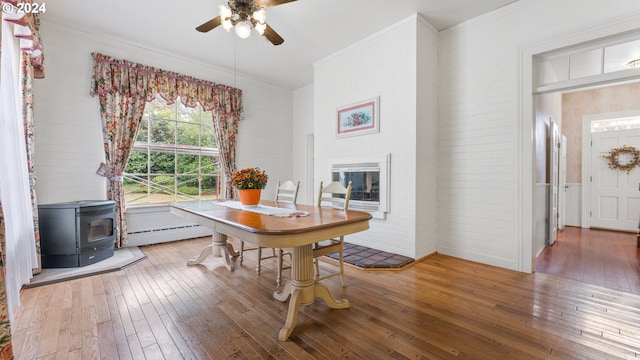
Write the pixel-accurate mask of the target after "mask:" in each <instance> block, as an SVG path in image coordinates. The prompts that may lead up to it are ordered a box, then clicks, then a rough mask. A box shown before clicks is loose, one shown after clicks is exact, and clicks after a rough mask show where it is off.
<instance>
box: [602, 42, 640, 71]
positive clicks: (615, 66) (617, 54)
mask: <svg viewBox="0 0 640 360" xmlns="http://www.w3.org/2000/svg"><path fill="white" fill-rule="evenodd" d="M638 58H640V40H635V41H628V42H625V43H622V44H617V45H612V46H607V47H606V48H604V72H606V73H609V72H614V71H619V70H628V69H630V67H629V61H631V60H635V59H638Z"/></svg>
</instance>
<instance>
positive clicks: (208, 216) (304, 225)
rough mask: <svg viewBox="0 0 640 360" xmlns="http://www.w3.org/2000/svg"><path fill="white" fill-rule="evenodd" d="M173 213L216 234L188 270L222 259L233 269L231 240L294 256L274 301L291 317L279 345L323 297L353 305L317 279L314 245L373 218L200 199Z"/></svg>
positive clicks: (340, 305) (338, 305) (335, 304)
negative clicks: (301, 313) (284, 306)
mask: <svg viewBox="0 0 640 360" xmlns="http://www.w3.org/2000/svg"><path fill="white" fill-rule="evenodd" d="M170 211H171V213H173V214H175V215H178V216H180V217H182V218H184V219H186V220H188V221H190V222H193V223H196V224H198V225H202V226H206V227H208V228H210V229H212V230H213V234H212V241H211V244H209V245H207V246H205V247H204V248H203V249H202V251H201V252H200V254H199V255H198V256H196V257H194V258H192V259H189V260H187V265H188V266H193V265H197V264H200V263H202V262H203V261H204V260H205V259H206V258H207V257H208V256H210V255H211V256H214V257H221V258H222V262H223V264H224V266H225V267H226V268H227V269H228V270H230V271H233V269H234V267H233V263H232V261H231V258H232V257H235V256H237V255H238V253H237V252H236V251H235V250H234V249H233V247H232V246H231V245H230V244H229V243H228V242H227V237H228V236H231V237H233V238H235V239H240V240H242V241H245V242H249V243H252V244H254V245H256V246H260V247H268V248H283V249H286V250H287V251H289V252H290V253H291V278H290V279H289V280H288V281H286V283H285V285H284V287H283V288H282V289H276V291H274V293H273V298H274V299H276V300H278V301H282V302H286V301H287V300H289V306H288V312H287V318H286V321H285V324H284V326H283V327H282V328H281V329H280V332H279V334H278V340H279V341H286V340H287V339H288V338H289V336H290V335H291V333H292V331H293V329H294V327H295V323H296V320H297V317H298V313H299V311H300V307H301V306H307V305H311V304H313V303H314V301H315V299H316V298H320V299H321V300H323V301H324V303H325V304H326V305H327V306H328V307H329V308H332V309H345V308H349V307H350V303H349V301H348V300H347V299H336V298H334V296H333V295H332V294H331V291H330V290H329V288H328V287H327V286H326V285H324V284H322V283H320V282H318V281H315V276H314V266H313V258H314V257H313V244H314V243H316V242H320V241H322V240H327V239H332V238H337V237H340V236H344V235H348V234H353V233H357V232H360V231H364V230H367V229H368V228H369V220H370V219H371V218H372V216H371V214H369V213H367V212H362V211H355V210H343V209H339V208H334V207H330V206H327V207H325V206H323V207H320V206H312V205H300V204H291V203H282V202H275V201H264V200H263V201H261V202H260V203H259V204H258V205H257V206H254V207H245V206H243V205H242V204H240V203H239V202H237V201H233V200H195V201H180V202H175V203H172V204H170Z"/></svg>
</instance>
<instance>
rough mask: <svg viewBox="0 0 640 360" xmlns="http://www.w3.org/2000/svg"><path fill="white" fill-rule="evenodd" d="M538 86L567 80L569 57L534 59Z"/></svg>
mask: <svg viewBox="0 0 640 360" xmlns="http://www.w3.org/2000/svg"><path fill="white" fill-rule="evenodd" d="M535 61H536V62H537V67H536V68H537V78H538V85H544V84H552V83H555V82H558V81H564V80H568V79H569V56H567V55H562V56H554V57H547V58H542V57H536V58H535Z"/></svg>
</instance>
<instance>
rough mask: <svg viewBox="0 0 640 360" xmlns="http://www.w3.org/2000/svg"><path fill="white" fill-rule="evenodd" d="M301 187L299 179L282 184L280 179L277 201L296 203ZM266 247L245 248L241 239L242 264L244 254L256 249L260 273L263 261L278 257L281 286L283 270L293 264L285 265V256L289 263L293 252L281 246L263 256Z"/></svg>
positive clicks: (278, 273)
mask: <svg viewBox="0 0 640 360" xmlns="http://www.w3.org/2000/svg"><path fill="white" fill-rule="evenodd" d="M299 189H300V181H298V182H297V183H294V182H293V181H291V180H287V181H285V182H283V183H282V184H280V181H278V184H277V185H276V196H275V201H276V202H280V203H288V204H295V203H296V201H297V200H298V190H299ZM264 249H266V248H264V247H261V246H257V247H255V248H249V249H245V247H244V241H242V240H240V264H242V261H243V260H244V256H243V255H244V252H245V251H250V250H256V251H257V254H258V264H257V265H256V273H258V275H260V271H261V270H262V265H261V261H262V260H267V259H273V258H276V259H277V262H278V269H277V276H276V286H280V285H281V284H282V270H285V269H290V268H291V266H287V267H285V266H284V265H283V263H284V261H283V258H284V256H285V255H288V256H289V263H291V253H289V252H285V251H284V250H283V249H280V248H278V249H274V248H271V255H267V256H262V251H263V250H264Z"/></svg>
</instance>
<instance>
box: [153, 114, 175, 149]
mask: <svg viewBox="0 0 640 360" xmlns="http://www.w3.org/2000/svg"><path fill="white" fill-rule="evenodd" d="M175 125H176V123H175V121H167V120H152V121H151V142H152V143H158V144H174V143H175V131H176V130H175Z"/></svg>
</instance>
